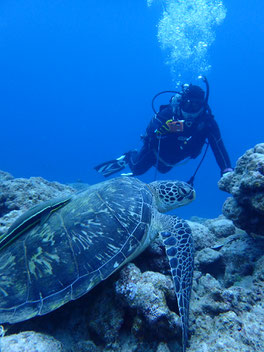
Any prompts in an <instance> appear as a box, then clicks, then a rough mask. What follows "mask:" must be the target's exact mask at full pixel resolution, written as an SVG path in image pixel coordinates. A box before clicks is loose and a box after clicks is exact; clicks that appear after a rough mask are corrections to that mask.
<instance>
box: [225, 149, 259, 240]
mask: <svg viewBox="0 0 264 352" xmlns="http://www.w3.org/2000/svg"><path fill="white" fill-rule="evenodd" d="M218 186H219V188H220V189H221V190H223V191H225V192H228V193H230V194H231V195H232V197H229V198H227V200H226V201H225V203H224V205H223V214H224V215H225V216H226V217H227V218H228V219H231V220H232V221H233V222H234V224H235V225H236V226H237V227H239V228H240V229H243V230H245V231H246V232H247V233H249V234H252V235H254V234H256V235H261V236H264V143H261V144H257V145H256V146H255V147H254V148H252V149H249V150H248V151H247V152H246V153H245V154H244V155H243V156H242V157H240V158H239V159H238V161H237V164H236V167H235V170H234V171H233V172H230V173H228V174H226V175H224V176H223V177H222V178H221V180H220V181H219V183H218Z"/></svg>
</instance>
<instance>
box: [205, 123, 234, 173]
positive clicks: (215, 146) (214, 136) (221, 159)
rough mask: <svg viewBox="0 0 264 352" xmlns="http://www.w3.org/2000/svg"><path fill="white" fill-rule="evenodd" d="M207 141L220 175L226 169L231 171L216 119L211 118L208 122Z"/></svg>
mask: <svg viewBox="0 0 264 352" xmlns="http://www.w3.org/2000/svg"><path fill="white" fill-rule="evenodd" d="M208 128H209V132H208V141H209V144H210V146H211V148H212V150H213V153H214V156H215V159H216V162H217V164H218V165H219V167H220V170H221V175H223V174H224V173H225V172H227V171H232V170H233V169H232V166H231V162H230V158H229V155H228V153H227V151H226V148H225V146H224V143H223V140H222V137H221V133H220V129H219V127H218V124H217V123H216V121H215V120H214V119H213V118H212V119H210V122H209V126H208Z"/></svg>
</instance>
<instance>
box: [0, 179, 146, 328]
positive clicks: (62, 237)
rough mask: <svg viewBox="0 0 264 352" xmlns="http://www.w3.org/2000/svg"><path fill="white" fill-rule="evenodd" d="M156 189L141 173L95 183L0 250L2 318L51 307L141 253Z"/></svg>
mask: <svg viewBox="0 0 264 352" xmlns="http://www.w3.org/2000/svg"><path fill="white" fill-rule="evenodd" d="M151 216H152V193H151V192H150V190H149V188H148V187H147V186H146V185H145V184H144V183H142V182H140V181H139V180H137V179H135V178H127V177H121V178H116V179H111V180H109V181H106V182H102V183H99V184H97V185H94V186H91V187H90V188H89V189H88V190H85V191H83V192H81V193H79V194H76V195H74V196H73V197H72V199H71V200H70V202H69V203H68V204H66V205H64V206H63V207H61V208H60V209H58V210H56V211H55V212H52V213H51V214H50V216H49V217H48V218H47V219H46V221H45V222H44V223H42V222H40V223H38V224H36V225H35V226H34V227H33V228H31V229H29V230H28V231H25V232H24V233H23V234H22V235H21V236H19V237H18V238H17V239H16V240H15V241H13V242H12V243H10V244H9V245H8V246H6V247H5V248H3V249H2V251H1V252H0V256H1V260H0V323H5V322H9V323H16V322H19V321H23V320H26V319H29V318H32V317H34V316H36V315H43V314H46V313H49V312H51V311H53V310H55V309H57V308H58V307H60V306H62V305H63V304H65V303H67V302H68V301H70V300H74V299H77V298H79V297H80V296H82V295H84V294H85V293H87V292H88V291H89V290H91V289H92V288H93V287H94V286H95V285H97V284H98V283H99V282H100V281H102V280H104V279H106V278H107V277H108V276H109V275H111V274H112V273H113V272H114V271H115V270H117V269H118V268H120V266H122V265H124V264H125V263H126V262H128V261H130V260H131V259H133V258H134V257H135V256H136V255H138V254H139V253H140V252H141V251H142V250H143V249H144V248H145V246H146V236H147V233H148V230H149V227H150V224H151Z"/></svg>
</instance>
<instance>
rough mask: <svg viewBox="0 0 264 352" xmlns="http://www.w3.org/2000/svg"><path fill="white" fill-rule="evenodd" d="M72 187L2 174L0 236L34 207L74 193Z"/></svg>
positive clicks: (39, 179)
mask: <svg viewBox="0 0 264 352" xmlns="http://www.w3.org/2000/svg"><path fill="white" fill-rule="evenodd" d="M73 192H75V190H74V189H73V188H72V187H69V186H66V185H63V184H61V183H58V182H49V181H47V180H45V179H43V178H42V177H30V178H29V179H26V178H14V177H13V176H11V175H10V174H8V173H5V172H3V171H1V172H0V219H1V222H0V234H2V233H4V232H6V231H7V229H8V227H9V226H10V225H11V224H12V223H13V221H15V219H16V218H18V217H19V216H20V215H21V214H22V213H24V212H25V211H26V210H28V209H29V208H31V207H32V206H34V205H36V204H38V203H40V202H43V201H45V200H48V199H51V198H57V197H58V198H59V197H63V196H65V195H67V194H70V193H73Z"/></svg>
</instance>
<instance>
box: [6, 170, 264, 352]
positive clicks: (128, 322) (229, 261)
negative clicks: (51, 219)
mask: <svg viewBox="0 0 264 352" xmlns="http://www.w3.org/2000/svg"><path fill="white" fill-rule="evenodd" d="M235 173H236V171H235V172H234V174H235ZM225 177H227V176H225ZM228 177H230V176H228ZM0 179H1V181H0V187H2V188H1V189H4V186H5V187H6V185H7V184H8V183H9V188H5V199H11V198H12V197H13V199H14V200H15V204H16V207H17V209H16V212H17V213H16V214H20V212H22V211H24V210H25V208H27V206H28V205H29V204H28V203H27V201H29V202H31V201H32V200H31V199H27V194H30V195H31V194H33V195H34V202H37V201H40V199H39V198H38V194H39V197H42V198H45V199H47V198H48V197H49V196H60V194H61V193H63V192H72V191H73V190H72V188H70V187H68V186H64V185H60V184H57V183H55V184H54V183H49V182H48V181H45V180H43V179H39V178H37V180H38V182H32V178H31V179H22V180H21V179H18V184H20V185H24V186H23V187H17V188H12V187H11V186H10V184H11V183H13V184H14V185H15V184H16V179H14V178H13V177H12V176H10V175H8V174H6V173H3V172H2V173H0ZM33 179H34V178H33ZM229 186H230V187H231V185H229ZM43 187H44V188H43ZM45 187H47V191H46V192H44V191H43V189H45ZM48 189H49V191H48ZM8 190H9V191H10V194H9V193H8V192H9V191H8ZM12 194H13V195H12ZM11 195H12V197H11ZM1 199H3V198H1ZM43 200H44V199H43ZM23 201H25V204H23ZM1 204H4V202H3V201H2V203H1ZM6 204H10V206H5V212H2V213H1V214H0V216H2V217H1V218H0V231H3V228H2V225H1V224H2V223H3V218H4V217H6V216H8V215H9V214H10V213H12V212H13V211H14V210H12V209H13V208H12V206H11V204H12V203H11V202H10V203H8V202H7V203H6ZM10 218H11V217H10ZM188 223H189V225H190V226H191V228H192V231H193V237H194V244H195V271H194V280H193V290H192V297H191V304H190V322H189V325H190V347H189V348H188V352H219V351H220V352H221V351H223V352H224V351H229V352H238V351H251V352H257V351H261V350H262V346H263V345H264V327H263V319H264V256H263V251H264V238H263V237H261V236H259V237H256V238H255V237H252V236H248V234H247V233H246V232H244V231H242V230H240V229H238V228H237V227H235V225H234V224H233V222H232V221H231V220H229V219H227V218H226V217H225V216H223V215H220V216H219V217H218V218H216V219H200V218H197V217H193V218H192V219H191V221H188ZM4 328H5V332H6V333H5V336H4V337H2V338H1V340H0V342H1V347H2V350H1V351H2V352H9V351H14V352H15V351H19V352H20V351H21V352H22V351H29V352H31V351H32V352H33V351H40V352H41V351H54V352H56V351H62V352H175V351H181V329H180V320H179V316H178V311H177V303H176V298H175V296H174V291H173V282H172V279H171V276H170V272H169V266H168V262H167V258H166V255H165V250H164V247H163V244H162V241H161V240H160V239H159V238H157V239H156V241H155V242H154V243H152V244H151V245H150V246H149V247H148V248H147V249H146V251H145V252H143V253H142V254H141V255H140V256H139V257H138V258H137V259H136V260H134V261H133V263H130V264H128V265H126V266H124V267H123V268H122V269H121V270H120V271H118V272H116V273H115V274H114V275H112V276H111V277H110V278H109V279H107V280H106V281H103V282H102V283H101V284H100V285H98V286H97V287H95V288H94V289H93V290H92V291H91V292H89V293H88V294H86V295H85V296H84V297H81V298H80V299H78V300H76V301H73V302H70V303H68V304H66V305H65V306H63V307H61V308H59V309H58V310H56V311H54V312H52V313H50V314H47V315H45V316H41V317H36V318H34V319H30V320H28V321H25V322H21V323H18V324H13V325H8V324H5V326H4ZM45 344H47V345H45ZM48 344H49V345H48ZM45 346H48V347H45ZM15 348H17V349H15ZM41 348H42V349H41ZM44 348H46V349H44Z"/></svg>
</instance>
